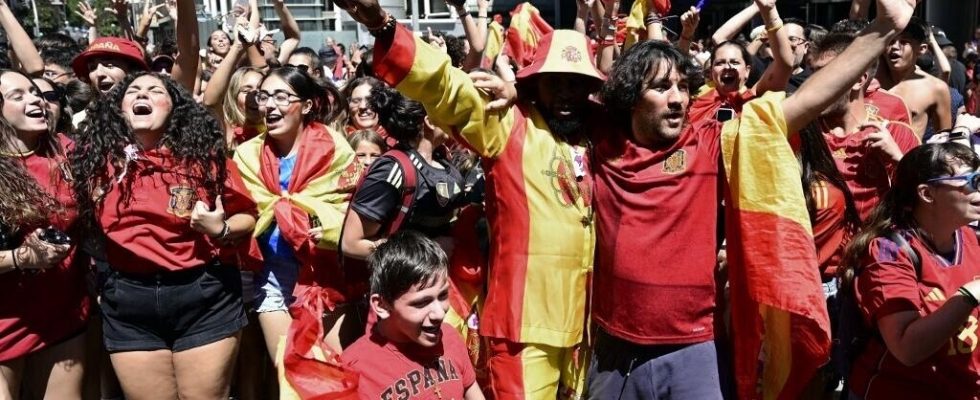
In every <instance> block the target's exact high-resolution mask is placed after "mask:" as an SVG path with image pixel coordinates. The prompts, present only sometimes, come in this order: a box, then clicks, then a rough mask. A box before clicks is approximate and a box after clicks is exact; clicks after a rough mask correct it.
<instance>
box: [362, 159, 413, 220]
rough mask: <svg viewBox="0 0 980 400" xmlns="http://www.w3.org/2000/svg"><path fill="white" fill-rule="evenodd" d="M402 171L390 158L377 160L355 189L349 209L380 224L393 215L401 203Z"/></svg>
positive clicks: (403, 179)
mask: <svg viewBox="0 0 980 400" xmlns="http://www.w3.org/2000/svg"><path fill="white" fill-rule="evenodd" d="M404 181H405V178H404V171H402V168H401V166H400V165H398V163H397V162H396V161H395V160H394V159H392V158H390V157H381V158H378V159H377V160H376V161H375V162H374V164H372V165H371V170H370V171H368V174H367V177H365V178H364V182H362V183H361V186H360V187H358V188H357V193H356V194H354V201H352V202H351V208H352V209H353V210H354V212H356V213H357V214H358V215H360V216H362V217H365V218H367V219H370V220H372V221H374V222H378V223H382V222H384V221H387V220H388V219H390V218H391V216H393V215H394V212H395V211H396V210H397V208H398V206H399V204H400V202H401V198H402V195H401V190H402V186H403V185H404Z"/></svg>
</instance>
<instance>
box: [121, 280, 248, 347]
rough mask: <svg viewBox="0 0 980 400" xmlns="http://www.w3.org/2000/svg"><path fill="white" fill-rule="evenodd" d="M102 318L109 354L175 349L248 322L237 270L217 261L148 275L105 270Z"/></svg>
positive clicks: (224, 335)
mask: <svg viewBox="0 0 980 400" xmlns="http://www.w3.org/2000/svg"><path fill="white" fill-rule="evenodd" d="M102 318H103V323H102V325H103V330H104V341H105V346H106V350H108V351H109V352H110V353H112V352H121V351H152V350H161V349H169V350H171V351H173V352H180V351H183V350H188V349H192V348H195V347H199V346H203V345H206V344H210V343H214V342H217V341H219V340H221V339H224V338H227V337H229V336H232V335H234V334H235V333H236V332H238V331H239V330H241V329H242V328H243V327H245V325H247V324H248V319H247V318H246V317H245V311H244V307H243V306H242V279H241V275H240V274H239V271H238V269H237V268H235V267H232V266H226V265H220V264H210V265H207V266H201V267H196V268H193V269H188V270H182V271H168V272H160V273H156V274H150V275H131V274H126V273H122V272H118V271H115V270H113V271H110V273H109V274H108V277H107V279H106V282H105V287H104V288H103V290H102Z"/></svg>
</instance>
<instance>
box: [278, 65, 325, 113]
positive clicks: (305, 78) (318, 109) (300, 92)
mask: <svg viewBox="0 0 980 400" xmlns="http://www.w3.org/2000/svg"><path fill="white" fill-rule="evenodd" d="M270 76H277V77H279V79H282V80H283V82H286V84H287V85H289V87H291V88H292V89H293V91H295V92H296V95H297V96H299V98H301V99H303V100H312V101H313V108H312V109H311V110H310V113H309V114H306V115H305V116H303V123H305V124H309V123H311V122H313V121H319V122H328V121H329V118H330V116H331V115H333V112H332V111H331V107H330V95H331V92H332V91H331V90H330V89H329V88H328V87H327V86H326V85H324V84H323V83H322V82H320V81H319V80H318V79H316V78H314V77H313V76H312V75H310V74H309V73H307V72H306V71H304V70H303V69H302V68H297V67H294V66H292V65H284V66H282V67H278V68H273V69H272V70H271V71H269V74H268V75H266V77H265V79H269V77H270ZM265 79H263V82H264V81H265ZM333 92H335V90H334V91H333ZM334 94H336V93H334Z"/></svg>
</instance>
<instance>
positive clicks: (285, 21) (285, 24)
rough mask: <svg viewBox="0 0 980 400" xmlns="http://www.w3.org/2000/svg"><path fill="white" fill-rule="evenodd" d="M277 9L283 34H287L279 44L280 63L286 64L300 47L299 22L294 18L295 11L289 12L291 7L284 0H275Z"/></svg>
mask: <svg viewBox="0 0 980 400" xmlns="http://www.w3.org/2000/svg"><path fill="white" fill-rule="evenodd" d="M275 9H276V14H277V15H279V29H282V34H283V35H285V36H286V38H285V39H284V40H283V41H282V44H281V45H279V64H283V65H285V64H286V61H288V60H289V56H290V55H292V54H293V50H296V48H297V47H299V39H300V33H299V24H298V23H296V18H293V13H291V12H289V7H287V6H286V3H285V2H284V1H283V0H275Z"/></svg>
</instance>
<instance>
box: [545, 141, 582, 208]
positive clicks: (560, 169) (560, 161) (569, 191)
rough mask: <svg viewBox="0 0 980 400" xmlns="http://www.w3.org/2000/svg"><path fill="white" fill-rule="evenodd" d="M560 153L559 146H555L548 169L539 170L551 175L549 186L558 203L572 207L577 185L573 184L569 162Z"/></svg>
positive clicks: (573, 178) (575, 197)
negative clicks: (553, 191)
mask: <svg viewBox="0 0 980 400" xmlns="http://www.w3.org/2000/svg"><path fill="white" fill-rule="evenodd" d="M562 153H563V152H562V151H561V147H556V148H555V155H554V157H552V158H551V165H550V166H549V169H548V170H545V171H541V172H542V173H543V174H545V175H546V176H549V177H551V187H552V189H554V190H555V197H556V198H557V200H558V203H559V204H561V205H562V206H564V207H573V206H574V205H575V200H576V199H578V195H579V194H578V186H577V185H576V184H575V175H574V172H573V168H572V166H571V162H569V160H568V159H566V158H565V156H564V154H562Z"/></svg>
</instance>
